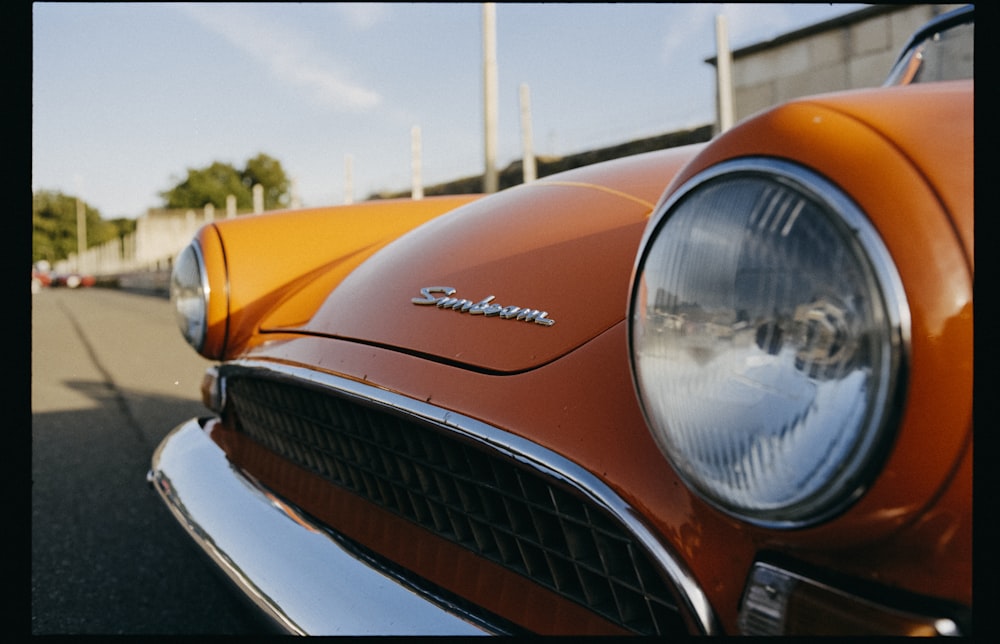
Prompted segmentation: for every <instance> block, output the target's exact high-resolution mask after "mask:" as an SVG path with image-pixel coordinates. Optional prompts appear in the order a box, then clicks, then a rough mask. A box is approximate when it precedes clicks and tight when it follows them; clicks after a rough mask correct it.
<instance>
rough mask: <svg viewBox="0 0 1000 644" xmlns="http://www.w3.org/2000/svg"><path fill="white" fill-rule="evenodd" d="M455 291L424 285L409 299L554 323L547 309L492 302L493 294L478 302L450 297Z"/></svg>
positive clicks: (542, 322) (488, 314) (464, 311)
mask: <svg viewBox="0 0 1000 644" xmlns="http://www.w3.org/2000/svg"><path fill="white" fill-rule="evenodd" d="M455 291H456V290H455V289H454V288H452V287H450V286H425V287H423V288H422V289H420V294H421V297H415V298H413V299H412V300H410V301H411V302H413V303H414V304H419V305H422V306H430V305H434V306H436V307H438V308H439V309H451V310H452V311H458V312H459V313H468V314H469V315H484V316H486V317H498V318H500V319H501V320H521V321H522V322H534V323H535V324H541V325H542V326H552V325H553V324H555V323H556V321H555V320H553V319H551V318H550V317H549V312H548V311H539V310H538V309H531V308H527V307H520V306H503V305H502V304H494V303H493V300H494V299H495V296H493V295H487V296H486V297H484V298H483V299H481V300H479V301H478V302H473V301H472V300H466V299H463V298H458V297H452V296H453V295H455ZM439 294H440V295H439Z"/></svg>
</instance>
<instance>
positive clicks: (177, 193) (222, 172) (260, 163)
mask: <svg viewBox="0 0 1000 644" xmlns="http://www.w3.org/2000/svg"><path fill="white" fill-rule="evenodd" d="M256 184H260V185H261V186H263V188H264V208H265V209H267V210H271V209H274V208H279V207H285V206H287V205H288V202H289V197H290V195H289V185H290V182H289V180H288V177H287V175H286V174H285V171H284V169H282V167H281V163H280V162H279V161H277V160H276V159H274V158H272V157H270V156H268V155H266V154H263V153H261V154H258V155H257V156H256V157H254V158H252V159H249V160H248V161H247V162H246V167H245V168H243V169H237V168H236V167H234V166H233V165H232V164H230V163H223V162H221V161H215V162H213V163H212V164H211V165H210V166H208V167H206V168H188V170H187V177H185V178H184V179H183V180H181V181H178V182H177V184H176V185H175V186H174V187H173V188H170V189H169V190H165V191H163V192H161V193H160V197H162V198H163V206H164V207H165V208H203V207H205V206H206V205H208V204H212V205H213V206H215V207H216V208H225V207H226V200H227V198H228V197H229V195H233V196H235V197H236V207H237V208H240V209H249V208H252V207H253V186H254V185H256Z"/></svg>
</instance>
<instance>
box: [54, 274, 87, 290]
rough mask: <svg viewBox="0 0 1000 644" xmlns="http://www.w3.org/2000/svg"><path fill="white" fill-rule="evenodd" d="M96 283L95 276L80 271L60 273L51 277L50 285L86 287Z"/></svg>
mask: <svg viewBox="0 0 1000 644" xmlns="http://www.w3.org/2000/svg"><path fill="white" fill-rule="evenodd" d="M96 283H97V278H95V277H94V276H93V275H86V274H82V273H60V274H57V275H55V276H54V277H53V278H52V286H63V287H66V288H86V287H89V286H93V285H94V284H96Z"/></svg>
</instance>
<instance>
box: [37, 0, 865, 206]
mask: <svg viewBox="0 0 1000 644" xmlns="http://www.w3.org/2000/svg"><path fill="white" fill-rule="evenodd" d="M860 6H862V5H857V4H852V5H847V4H818V3H817V4H787V3H775V4H762V5H752V4H742V3H737V4H688V3H681V4H664V3H651V4H558V3H557V4H508V3H498V4H497V8H496V11H497V22H496V29H497V67H498V86H499V87H498V90H499V99H498V100H499V118H498V125H499V144H498V150H497V161H498V165H499V166H500V167H503V166H505V165H507V164H508V163H510V162H511V161H513V160H515V159H517V158H519V157H520V136H521V134H520V120H519V106H518V88H519V86H520V85H521V84H522V83H526V84H527V85H528V86H529V87H530V91H531V107H532V129H533V133H534V136H533V139H534V149H535V152H536V153H537V154H540V155H547V154H555V155H562V154H569V153H573V152H578V151H582V150H587V149H590V148H594V147H599V146H604V145H612V144H615V143H620V142H622V141H626V140H629V139H633V138H638V137H643V136H651V135H654V134H660V133H663V132H669V131H672V130H676V129H680V128H683V127H687V126H692V125H700V124H703V123H708V122H711V121H712V120H713V118H714V110H715V90H714V76H713V68H712V67H711V66H710V65H708V64H706V63H705V62H704V60H705V59H706V58H707V57H709V56H712V55H714V53H715V31H714V29H715V27H714V24H715V16H716V15H718V14H722V15H725V16H726V19H727V23H728V29H729V36H730V45H731V46H732V47H734V48H736V47H741V46H745V45H749V44H753V43H756V42H759V41H762V40H767V39H770V38H773V37H775V36H777V35H780V34H782V33H785V32H787V31H790V30H793V29H797V28H800V27H804V26H807V25H810V24H813V23H816V22H820V21H822V20H825V19H827V18H832V17H834V16H838V15H842V14H845V13H849V12H851V11H854V10H856V9H858V8H859V7H860ZM32 24H33V27H32V30H33V33H32V55H33V66H32V68H33V74H32V189H33V190H38V189H48V190H60V191H62V192H65V193H67V194H71V195H74V196H78V197H81V198H83V199H84V200H85V201H86V202H87V203H89V204H90V205H91V206H93V207H95V208H97V209H98V210H100V211H101V214H102V215H103V216H104V217H106V218H112V217H119V216H126V217H136V216H139V215H141V214H143V213H144V212H145V211H146V209H147V208H151V207H157V206H159V205H160V203H161V200H160V197H159V193H160V192H161V191H163V190H167V189H169V188H170V187H172V186H173V185H175V184H176V182H177V181H178V180H179V179H181V178H183V177H184V176H185V175H186V171H187V169H188V168H200V167H205V166H207V165H209V164H210V163H212V162H213V161H223V162H228V163H232V164H233V165H235V166H236V167H242V166H243V164H244V163H245V161H246V160H247V159H249V158H251V157H253V156H256V155H257V154H258V153H260V152H263V153H266V154H269V155H271V156H273V157H275V158H276V159H278V160H279V161H280V162H281V163H282V165H283V167H284V168H285V171H286V172H287V173H288V174H289V175H290V176H291V177H292V178H293V179H294V181H295V189H296V192H297V194H298V196H299V199H300V201H301V203H302V205H305V206H318V205H326V204H332V203H341V202H342V201H343V200H344V194H345V166H346V158H347V156H348V155H349V156H350V157H351V159H352V161H351V164H352V167H353V177H354V189H353V194H354V198H355V199H356V200H360V199H363V198H365V197H366V196H368V195H369V194H370V193H372V192H375V191H378V190H408V189H409V187H410V181H411V179H410V131H411V128H412V127H413V126H419V127H420V130H421V139H422V156H421V163H422V176H423V181H424V184H425V185H431V184H434V183H439V182H442V181H447V180H449V179H454V178H458V177H463V176H469V175H473V174H477V173H479V172H482V169H483V148H484V144H483V134H482V131H483V125H482V124H483V89H482V7H481V5H480V4H474V3H469V4H463V3H448V4H423V3H418V4H403V3H386V4H367V3H345V4H335V3H301V4H299V3H219V4H212V3H192V4H187V3H134V4H133V3H107V4H103V3H48V2H40V3H34V4H33V5H32Z"/></svg>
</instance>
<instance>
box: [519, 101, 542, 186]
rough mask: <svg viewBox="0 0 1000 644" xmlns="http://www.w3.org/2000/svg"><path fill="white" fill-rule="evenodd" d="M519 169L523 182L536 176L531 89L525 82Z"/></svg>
mask: <svg viewBox="0 0 1000 644" xmlns="http://www.w3.org/2000/svg"><path fill="white" fill-rule="evenodd" d="M520 98H521V150H522V154H521V157H522V158H521V171H522V175H523V177H524V183H531V182H532V181H534V180H535V179H536V178H537V177H538V169H537V167H536V166H535V149H534V143H533V142H532V135H531V90H529V89H528V84H527V83H521V96H520Z"/></svg>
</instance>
